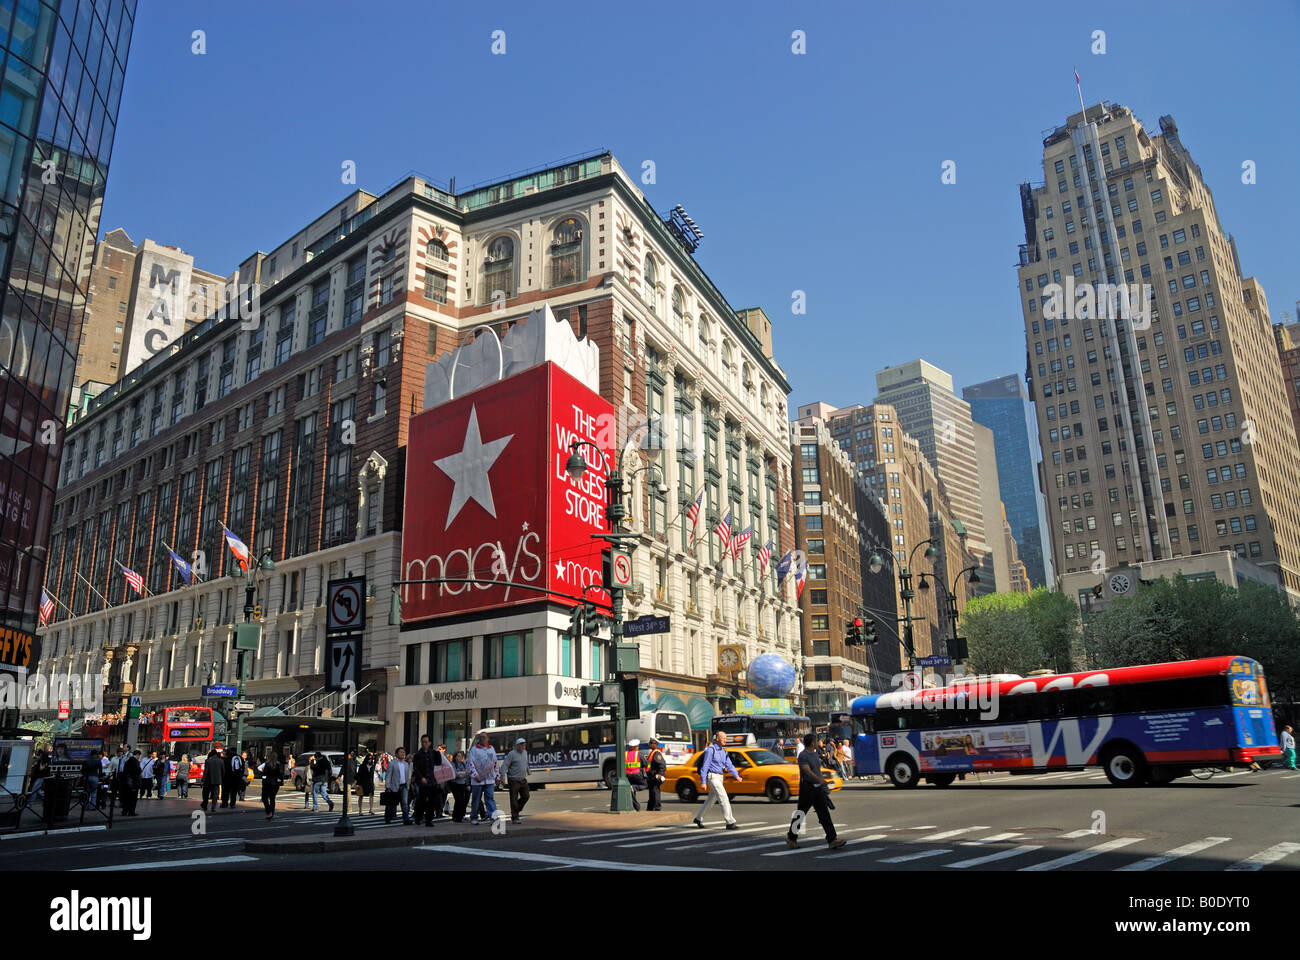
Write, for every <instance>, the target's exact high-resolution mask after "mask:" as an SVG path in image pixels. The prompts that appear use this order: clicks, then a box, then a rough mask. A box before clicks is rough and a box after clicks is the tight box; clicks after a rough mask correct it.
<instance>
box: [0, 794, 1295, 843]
mask: <svg viewBox="0 0 1300 960" xmlns="http://www.w3.org/2000/svg"><path fill="white" fill-rule="evenodd" d="M1284 779H1285V778H1284ZM107 829H108V824H106V823H100V824H96V825H95V826H92V827H60V828H58V829H57V830H51V831H49V833H51V834H55V835H57V834H61V833H90V832H91V831H92V830H107ZM45 835H46V831H45V830H25V831H23V832H22V833H7V834H3V835H0V840H21V839H23V838H24V837H43V836H45ZM101 846H102V844H101Z"/></svg>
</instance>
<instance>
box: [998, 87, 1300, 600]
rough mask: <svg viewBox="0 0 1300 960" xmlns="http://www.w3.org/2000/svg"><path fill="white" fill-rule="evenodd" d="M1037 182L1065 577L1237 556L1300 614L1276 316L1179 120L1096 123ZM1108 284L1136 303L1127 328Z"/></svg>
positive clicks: (1069, 126)
mask: <svg viewBox="0 0 1300 960" xmlns="http://www.w3.org/2000/svg"><path fill="white" fill-rule="evenodd" d="M1043 171H1044V174H1045V182H1044V183H1041V184H1023V185H1022V186H1021V188H1020V202H1021V209H1022V212H1023V215H1024V223H1025V243H1024V244H1023V245H1022V246H1021V247H1020V264H1019V270H1018V277H1019V283H1020V294H1021V299H1022V307H1023V310H1024V318H1025V336H1026V345H1027V349H1028V361H1027V370H1026V379H1027V380H1028V381H1029V384H1030V397H1031V399H1033V400H1034V401H1035V403H1036V405H1037V414H1038V430H1039V437H1040V440H1041V442H1042V447H1043V471H1044V474H1045V476H1044V478H1043V479H1044V483H1043V488H1044V490H1045V491H1046V497H1047V513H1048V527H1049V530H1050V531H1051V540H1052V553H1053V561H1054V565H1055V567H1056V569H1057V571H1058V572H1064V573H1068V572H1072V571H1078V570H1088V569H1089V568H1090V567H1091V566H1092V565H1093V564H1094V562H1095V561H1096V560H1100V561H1101V563H1102V564H1103V565H1105V566H1114V565H1115V564H1116V563H1118V562H1121V561H1125V560H1127V561H1130V562H1135V561H1138V560H1149V559H1161V558H1168V557H1177V556H1181V555H1192V554H1199V553H1209V552H1213V551H1223V550H1227V551H1232V552H1235V553H1236V554H1237V555H1239V556H1243V557H1248V558H1250V559H1251V560H1252V561H1253V562H1255V563H1257V564H1260V565H1262V566H1265V567H1269V568H1271V569H1274V570H1276V572H1277V573H1278V575H1279V577H1280V578H1281V581H1282V583H1283V585H1284V586H1285V587H1286V589H1287V591H1288V593H1289V594H1290V595H1291V596H1292V597H1293V598H1297V599H1300V509H1298V508H1297V506H1296V499H1295V492H1296V490H1297V489H1300V463H1298V462H1297V457H1296V454H1295V450H1296V433H1295V425H1294V423H1293V422H1292V420H1291V417H1290V414H1289V410H1288V406H1287V394H1286V388H1285V385H1284V383H1283V379H1282V373H1281V370H1280V368H1279V364H1278V361H1277V353H1276V349H1275V346H1274V340H1273V333H1272V330H1271V329H1270V325H1269V319H1268V307H1267V302H1266V300H1265V299H1264V293H1263V290H1262V289H1261V288H1260V286H1259V284H1258V283H1257V282H1256V281H1255V280H1254V279H1253V278H1248V277H1244V276H1243V275H1242V271H1241V265H1240V261H1239V259H1238V256H1237V249H1236V245H1235V244H1234V242H1233V240H1232V238H1231V237H1230V236H1229V235H1228V234H1227V232H1226V230H1225V229H1224V227H1223V225H1222V224H1221V223H1220V221H1219V217H1218V214H1217V212H1216V211H1215V206H1214V198H1213V196H1212V195H1211V193H1210V189H1209V187H1208V186H1207V185H1206V183H1205V180H1204V178H1203V177H1202V175H1201V170H1200V168H1199V167H1198V166H1197V165H1196V163H1195V161H1193V159H1192V157H1191V154H1190V153H1189V152H1188V150H1187V149H1186V147H1185V146H1184V145H1183V143H1182V141H1181V139H1180V138H1179V135H1178V128H1177V126H1176V125H1175V123H1174V121H1173V118H1172V117H1168V116H1166V117H1161V118H1160V130H1159V132H1158V133H1154V132H1152V131H1148V130H1147V129H1146V128H1145V127H1143V125H1142V124H1141V123H1140V122H1139V121H1138V120H1137V118H1136V117H1134V116H1133V114H1132V112H1131V111H1130V110H1128V109H1127V108H1126V107H1123V106H1118V105H1113V104H1099V105H1096V106H1092V107H1089V108H1088V109H1087V111H1086V116H1085V115H1084V114H1082V113H1076V114H1074V115H1073V116H1071V117H1069V118H1067V120H1066V122H1065V124H1064V125H1062V126H1060V127H1057V128H1056V129H1055V130H1053V131H1052V133H1050V134H1049V135H1048V136H1047V137H1046V138H1045V139H1044V141H1043ZM1102 284H1128V285H1133V284H1136V285H1139V286H1137V287H1136V288H1132V287H1130V288H1129V289H1130V290H1132V292H1133V294H1134V295H1133V296H1131V297H1130V301H1131V302H1130V306H1129V309H1128V310H1124V309H1123V308H1122V301H1121V308H1120V309H1114V308H1113V307H1112V306H1111V304H1110V301H1111V299H1112V298H1111V297H1110V296H1109V295H1108V294H1107V293H1106V292H1105V291H1103V290H1099V289H1097V287H1098V285H1102ZM1096 295H1101V296H1100V299H1098V298H1097V296H1096ZM1089 299H1092V300H1094V301H1095V302H1096V304H1097V306H1096V307H1095V308H1094V309H1092V310H1089V309H1087V308H1088V306H1089V304H1088V300H1089ZM1103 306H1106V307H1111V308H1110V309H1107V310H1106V311H1105V312H1106V313H1107V314H1108V315H1109V316H1108V317H1106V318H1103V317H1101V316H1100V314H1101V312H1102V307H1103Z"/></svg>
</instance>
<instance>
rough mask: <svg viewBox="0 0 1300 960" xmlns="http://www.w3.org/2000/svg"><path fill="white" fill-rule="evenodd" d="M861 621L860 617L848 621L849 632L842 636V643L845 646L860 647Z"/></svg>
mask: <svg viewBox="0 0 1300 960" xmlns="http://www.w3.org/2000/svg"><path fill="white" fill-rule="evenodd" d="M862 628H863V622H862V618H861V617H854V618H853V619H852V620H850V621H849V633H848V636H846V637H845V638H844V645H845V646H847V647H860V646H862V644H863V634H862Z"/></svg>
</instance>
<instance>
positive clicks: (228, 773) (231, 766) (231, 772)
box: [221, 750, 244, 809]
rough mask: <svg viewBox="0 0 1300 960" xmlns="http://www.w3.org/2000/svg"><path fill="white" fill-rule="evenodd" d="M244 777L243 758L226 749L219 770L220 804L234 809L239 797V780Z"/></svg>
mask: <svg viewBox="0 0 1300 960" xmlns="http://www.w3.org/2000/svg"><path fill="white" fill-rule="evenodd" d="M243 778H244V759H243V757H241V756H240V755H239V754H237V753H236V752H235V751H234V750H227V751H226V758H225V763H224V765H223V767H222V771H221V806H222V807H229V808H231V809H234V806H235V801H237V800H238V799H239V782H240V781H241V780H242V779H243Z"/></svg>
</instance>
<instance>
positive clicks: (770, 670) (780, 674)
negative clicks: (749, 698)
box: [746, 653, 795, 699]
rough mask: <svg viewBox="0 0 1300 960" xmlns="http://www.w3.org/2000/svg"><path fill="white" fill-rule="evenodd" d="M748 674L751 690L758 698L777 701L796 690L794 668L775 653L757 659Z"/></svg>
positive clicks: (752, 662) (751, 663) (749, 668)
mask: <svg viewBox="0 0 1300 960" xmlns="http://www.w3.org/2000/svg"><path fill="white" fill-rule="evenodd" d="M746 672H747V673H748V676H749V689H750V690H752V691H753V692H754V695H755V696H757V697H761V698H763V699H776V698H780V697H784V696H785V695H786V694H788V693H789V692H790V691H791V690H793V689H794V679H795V672H794V666H793V665H792V664H789V663H786V662H785V661H784V660H782V659H781V658H780V657H779V656H777V655H776V654H775V653H765V654H763V655H762V656H760V657H755V658H754V660H753V661H751V662H750V664H749V667H748V669H747V671H746Z"/></svg>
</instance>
